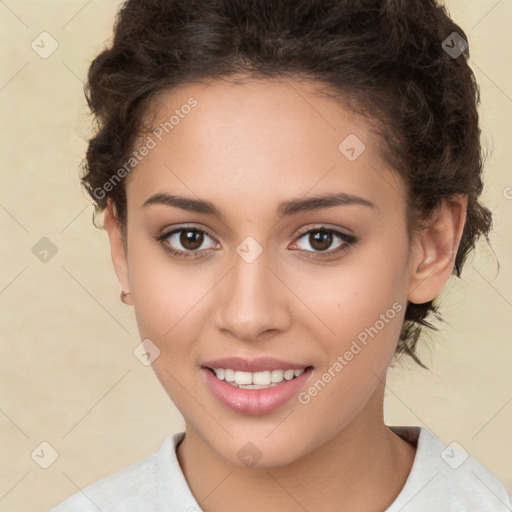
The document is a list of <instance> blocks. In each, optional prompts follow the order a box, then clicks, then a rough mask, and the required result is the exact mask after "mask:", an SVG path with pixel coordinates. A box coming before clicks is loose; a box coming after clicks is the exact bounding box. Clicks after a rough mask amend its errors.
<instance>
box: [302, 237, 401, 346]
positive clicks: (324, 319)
mask: <svg viewBox="0 0 512 512" xmlns="http://www.w3.org/2000/svg"><path fill="white" fill-rule="evenodd" d="M373 245H374V246H375V247H374V248H371V247H368V248H365V249H364V250H362V249H361V250H359V251H357V252H354V253H353V254H351V255H350V256H349V257H347V258H345V259H344V260H342V261H341V262H340V264H339V265H338V266H333V267H320V268H316V269H315V270H314V271H312V270H310V271H307V272H306V271H300V270H296V272H297V273H300V279H298V278H296V279H294V282H295V283H296V286H295V288H294V292H295V293H296V294H297V296H298V297H301V298H303V300H304V302H305V303H306V304H307V305H308V306H309V309H310V311H311V312H312V313H311V314H308V315H307V318H312V317H313V316H314V315H315V316H316V317H317V318H318V320H320V321H321V322H319V325H320V324H321V323H323V324H324V326H325V327H327V330H326V331H325V332H326V333H327V332H330V333H331V334H332V335H333V336H334V337H335V339H338V340H340V343H341V346H340V347H336V348H342V346H343V345H344V344H346V343H347V341H349V340H352V339H355V338H357V337H358V335H359V334H360V333H364V332H365V329H367V328H371V327H372V326H374V325H375V324H377V328H378V330H379V331H382V336H381V339H382V338H383V337H386V338H389V339H390V340H392V341H396V337H397V336H398V334H399V332H400V327H401V313H400V312H401V310H402V309H405V303H406V282H407V281H406V272H405V261H406V252H405V244H404V245H402V244H400V243H399V242H398V243H397V244H396V246H395V247H391V246H390V244H388V246H383V245H382V244H377V243H375V244H373ZM313 314H314V315H313ZM382 315H384V317H382ZM308 322H309V320H308ZM383 322H384V325H383ZM361 337H364V334H363V336H361Z"/></svg>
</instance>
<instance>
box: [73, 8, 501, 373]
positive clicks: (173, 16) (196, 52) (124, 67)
mask: <svg viewBox="0 0 512 512" xmlns="http://www.w3.org/2000/svg"><path fill="white" fill-rule="evenodd" d="M454 33H456V34H454ZM450 50H451V51H450ZM468 58H469V49H468V48H467V37H466V35H465V33H464V32H463V30H462V29H461V28H460V27H459V26H458V25H457V24H455V23H454V22H453V21H452V19H451V18H450V17H449V14H448V13H447V11H446V8H445V7H444V6H442V5H440V4H439V3H438V2H436V1H435V0H128V1H126V2H125V3H124V4H122V6H121V8H120V10H119V12H118V15H117V18H116V22H115V27H114V37H113V40H112V42H111V43H110V44H109V46H108V47H106V48H105V49H104V50H103V51H102V52H101V53H100V54H99V55H98V56H97V57H96V58H95V59H94V60H93V62H92V64H91V66H90V69H89V73H88V82H87V84H86V87H85V94H86V98H87V101H88V104H89V107H90V109H91V112H92V114H93V116H94V118H95V120H96V125H97V129H96V132H95V134H94V136H93V137H92V138H91V139H90V141H89V146H88V149H87V154H86V158H85V159H84V162H83V171H84V172H83V175H82V176H81V181H82V184H83V185H84V186H85V188H86V190H87V191H88V193H89V194H90V195H91V197H92V199H93V201H94V206H95V213H94V216H93V221H94V223H95V225H96V214H98V213H99V212H101V211H103V210H104V209H105V207H106V206H107V202H111V203H112V204H113V205H114V211H115V214H116V216H117V218H118V220H119V222H120V224H121V226H122V227H123V232H124V233H126V231H125V228H126V194H125V188H124V186H123V180H120V178H119V176H123V177H124V175H125V173H118V175H117V176H114V174H115V173H116V171H118V170H119V169H120V168H121V167H122V166H123V164H125V162H126V161H127V160H128V159H129V158H130V153H131V152H132V151H133V148H134V145H135V144H136V142H137V139H138V137H139V136H140V134H141V133H142V129H143V124H144V123H143V121H144V118H145V115H146V114H147V113H148V111H149V109H150V107H151V105H152V103H153V101H154V100H155V99H156V98H157V96H158V95H160V94H161V93H164V92H165V91H169V90H170V89H172V88H174V87H176V86H178V85H182V84H186V83H191V82H193V81H195V82H197V81H207V80H214V79H216V78H219V77H222V78H227V79H229V78H230V77H234V76H235V75H237V74H240V73H242V74H245V75H247V76H249V77H260V78H261V77H263V78H268V79H270V78H271V77H275V78H279V77H284V76H292V77H295V78H296V79H299V80H300V79H309V80H314V81H315V82H317V83H319V84H326V86H327V87H326V90H327V88H328V89H329V90H331V91H337V92H338V93H339V95H340V98H341V97H342V98H344V101H345V103H344V104H346V99H347V98H348V99H349V103H350V108H352V109H353V110H354V111H357V112H358V113H360V114H362V115H365V116H367V117H369V118H371V119H373V120H375V121H376V122H377V123H378V125H379V126H380V127H381V128H380V129H379V130H378V133H379V135H380V139H379V140H381V144H382V156H383V158H384V159H385V160H386V161H387V162H388V163H390V164H391V166H392V168H394V169H395V170H396V171H397V172H398V173H399V175H400V176H401V177H402V178H403V180H404V182H405V184H406V186H407V190H408V197H407V198H406V200H407V209H408V217H409V222H408V227H409V232H410V233H412V232H414V230H416V229H420V228H421V226H422V222H424V221H426V220H427V219H428V218H429V217H430V216H431V215H432V214H433V213H434V212H435V211H436V210H437V208H438V207H439V205H440V204H441V201H442V200H443V199H449V198H450V197H452V196H454V195H458V194H461V195H467V197H468V207H467V218H466V224H465V227H464V232H463V236H462V239H461V243H460V246H459V249H458V252H457V255H456V259H455V265H454V270H453V273H454V274H456V275H457V276H458V277H460V274H461V270H462V267H463V264H464V261H465V259H466V257H467V255H468V253H469V252H470V251H471V250H472V249H473V248H474V246H475V243H476V241H477V239H478V238H479V237H480V236H482V235H484V236H485V238H486V239H487V240H488V233H489V231H490V228H491V224H492V216H491V212H490V211H489V210H488V209H487V208H486V207H485V206H483V205H482V204H481V203H480V202H479V199H478V198H479V196H480V194H481V191H482V187H483V185H482V179H481V174H482V167H483V156H482V151H481V144H480V128H479V120H478V112H477V107H478V105H479V103H480V94H479V88H478V84H477V82H476V80H475V76H474V74H473V72H472V70H471V68H470V67H469V65H468V62H467V61H468ZM113 176H114V177H115V178H117V180H118V181H120V183H119V184H117V183H115V184H114V185H117V186H113V182H112V178H113ZM106 185H109V186H106ZM436 300H437V298H436V299H434V301H430V302H427V303H424V304H413V303H411V302H409V303H408V305H407V308H406V313H405V320H404V324H403V327H402V333H401V335H400V339H399V341H398V345H397V349H396V353H395V356H396V355H397V354H407V355H409V356H410V357H412V358H413V359H414V361H416V363H418V364H419V365H420V366H422V367H423V368H427V367H426V366H425V365H424V364H423V363H422V362H421V361H420V360H419V358H418V357H417V356H416V354H415V351H416V346H417V342H418V339H419V336H420V334H421V332H422V329H423V327H425V326H426V327H430V328H433V329H435V328H436V327H435V326H434V325H433V324H432V323H431V322H430V321H428V320H427V317H428V315H429V314H433V315H434V316H436V317H438V318H440V317H439V314H438V305H437V304H436Z"/></svg>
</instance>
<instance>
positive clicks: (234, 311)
mask: <svg viewBox="0 0 512 512" xmlns="http://www.w3.org/2000/svg"><path fill="white" fill-rule="evenodd" d="M244 249H246V250H245V252H244ZM247 249H248V246H247V245H246V246H245V247H244V244H243V243H242V244H240V247H239V248H238V250H237V254H236V255H235V257H234V263H233V269H232V271H231V272H230V273H229V276H227V279H226V282H225V284H224V286H223V287H221V294H222V296H221V297H219V300H218V302H217V304H218V306H217V307H218V310H217V314H216V318H217V322H216V323H217V327H218V328H219V329H221V330H224V331H229V332H231V333H232V335H234V336H235V337H237V338H238V339H240V340H247V341H251V340H256V339H257V338H258V336H260V335H261V334H262V333H264V332H265V331H270V330H281V329H284V328H285V327H286V325H287V322H288V319H289V315H287V307H286V304H285V302H286V297H285V294H284V292H283V290H282V289H281V288H282V285H280V283H279V282H278V280H276V278H275V276H274V275H273V273H272V272H271V271H270V270H269V268H267V265H268V264H269V261H268V258H267V255H266V253H265V252H261V253H260V254H259V255H258V256H257V257H256V258H255V259H252V258H248V257H247V255H248V254H250V252H251V250H253V249H254V248H250V246H249V250H247ZM253 256H254V254H253Z"/></svg>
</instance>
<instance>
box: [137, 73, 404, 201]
mask: <svg viewBox="0 0 512 512" xmlns="http://www.w3.org/2000/svg"><path fill="white" fill-rule="evenodd" d="M146 124H147V126H148V128H149V131H147V132H146V133H145V134H144V135H143V136H142V137H141V143H142V144H144V141H146V142H149V141H151V143H150V145H151V146H152V149H151V150H150V151H149V152H148V154H147V156H145V157H144V158H143V159H141V161H140V163H139V164H138V165H137V167H136V170H135V171H134V172H133V173H132V175H131V176H130V181H133V186H132V187H128V195H129V196H132V197H131V198H132V203H133V201H134V200H135V201H136V202H137V203H138V204H142V202H143V200H144V199H147V197H148V196H149V195H150V194H154V193H156V192H163V191H164V190H165V191H167V192H169V189H172V190H177V191H180V192H181V193H185V192H186V193H187V195H190V194H191V193H192V194H194V195H199V196H202V197H220V196H221V199H223V200H226V201H229V199H230V198H231V199H233V198H238V199H239V198H240V197H241V196H245V197H246V199H251V198H252V199H256V198H259V199H260V201H261V200H262V199H263V198H264V199H265V201H267V202H268V201H269V199H270V198H272V197H274V196H275V198H276V201H278V199H279V200H282V199H283V197H285V196H292V197H295V196H298V195H304V194H306V193H307V192H308V191H313V189H314V192H328V191H332V190H331V189H332V188H333V187H336V188H337V189H338V190H339V191H342V192H345V193H348V194H350V193H354V194H357V193H361V191H362V190H364V191H365V192H366V194H367V196H368V195H369V196H374V198H375V196H378V195H383V194H385V193H386V191H383V185H384V183H386V182H387V183H388V188H389V186H390V185H391V188H392V189H393V188H394V189H395V192H399V193H400V192H401V191H400V190H399V189H400V187H401V186H402V185H401V183H399V180H397V177H396V176H393V175H394V174H395V173H389V170H388V171H386V169H385V167H386V166H385V164H384V162H383V160H382V159H381V156H380V148H379V145H378V142H379V140H378V137H377V135H376V133H375V132H374V131H373V130H372V125H371V123H370V122H369V121H368V120H367V119H363V118H361V117H359V116H357V115H356V114H355V113H353V112H352V111H351V110H350V109H349V108H347V107H345V106H344V105H343V103H342V102H341V101H337V100H335V99H333V98H328V97H326V96H325V95H321V94H319V93H318V85H317V84H314V83H311V82H297V81H292V80H290V79H283V80H280V81H276V80H272V81H270V80H261V79H260V80H250V81H245V82H243V83H232V82H229V81H227V80H216V81H213V82H211V83H209V84H208V85H206V84H204V83H193V84H187V85H185V86H181V87H179V88H177V89H174V90H172V91H170V92H166V93H165V94H162V95H161V96H160V97H159V98H158V101H156V102H155V103H154V105H153V108H152V110H151V114H150V117H148V119H147V121H146ZM354 156H355V158H354ZM385 173H387V174H388V175H387V176H384V174H385ZM383 180H384V183H383ZM130 189H131V190H130ZM369 199H370V200H372V201H373V199H372V198H371V197H370V198H369Z"/></svg>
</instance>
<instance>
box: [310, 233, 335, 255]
mask: <svg viewBox="0 0 512 512" xmlns="http://www.w3.org/2000/svg"><path fill="white" fill-rule="evenodd" d="M311 237H312V239H313V243H312V240H311ZM310 243H311V247H313V248H315V249H317V250H319V251H325V250H326V249H328V248H329V247H330V245H331V243H332V234H331V233H328V232H327V231H317V232H316V233H315V234H314V235H313V234H312V235H310Z"/></svg>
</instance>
